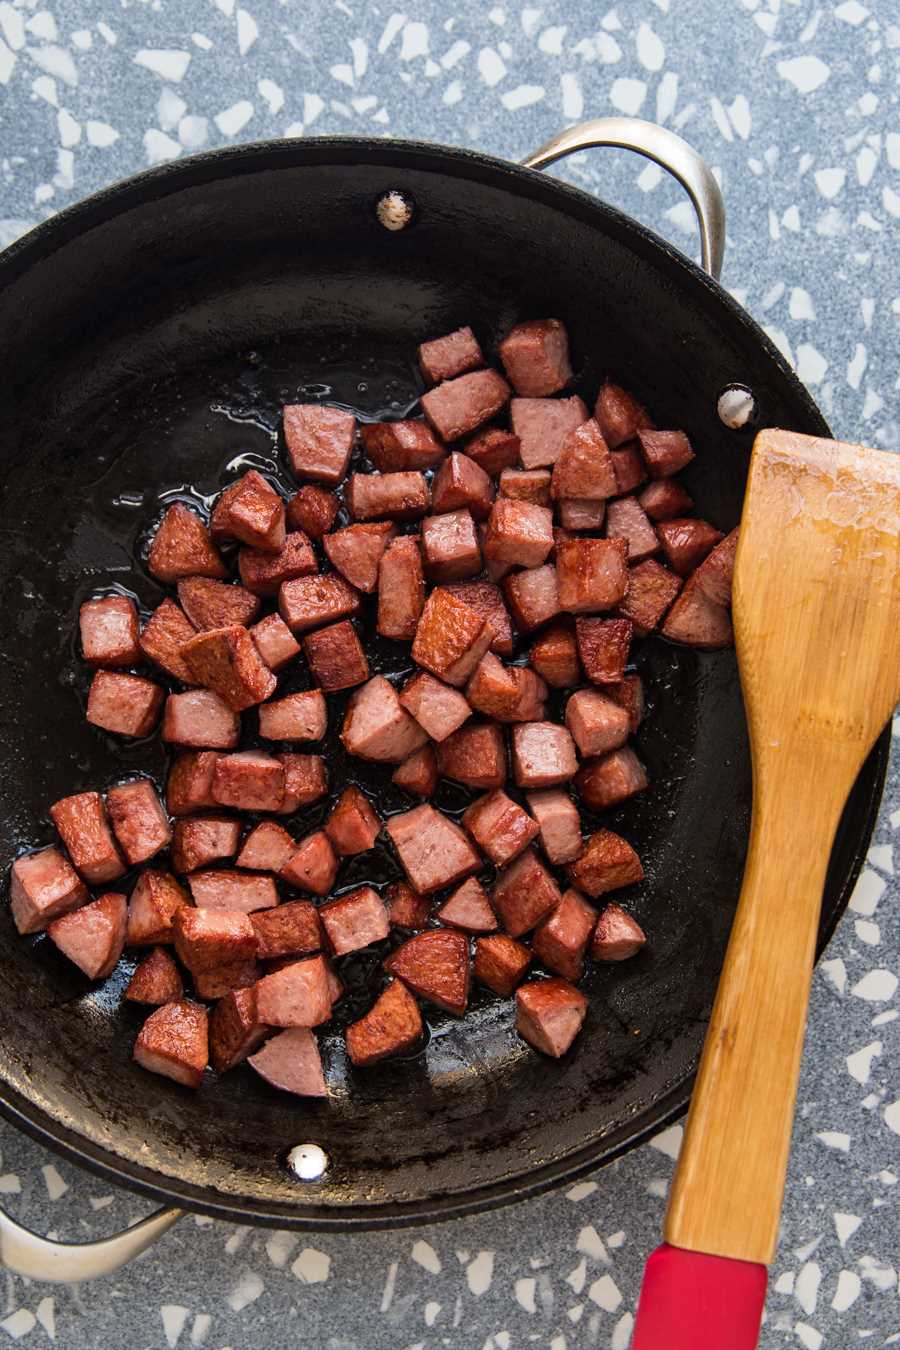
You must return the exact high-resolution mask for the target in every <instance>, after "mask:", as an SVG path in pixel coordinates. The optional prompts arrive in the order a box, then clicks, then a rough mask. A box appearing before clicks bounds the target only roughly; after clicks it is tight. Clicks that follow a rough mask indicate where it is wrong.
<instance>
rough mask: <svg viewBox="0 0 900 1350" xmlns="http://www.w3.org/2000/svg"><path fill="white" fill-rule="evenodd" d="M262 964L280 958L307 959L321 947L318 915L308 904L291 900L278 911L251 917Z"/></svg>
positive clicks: (269, 911) (276, 909)
mask: <svg viewBox="0 0 900 1350" xmlns="http://www.w3.org/2000/svg"><path fill="white" fill-rule="evenodd" d="M250 922H251V923H252V924H253V931H254V933H255V934H256V943H257V955H258V956H259V957H260V959H261V960H263V961H266V960H271V959H273V958H274V957H278V956H305V955H308V954H309V953H311V952H317V951H318V950H319V948H320V947H321V945H322V930H321V925H320V923H319V913H318V910H317V909H316V907H315V905H313V904H310V902H309V900H291V901H289V902H288V903H287V904H286V905H278V906H276V908H275V909H265V910H259V911H257V913H255V914H251V915H250Z"/></svg>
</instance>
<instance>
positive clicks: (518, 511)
mask: <svg viewBox="0 0 900 1350" xmlns="http://www.w3.org/2000/svg"><path fill="white" fill-rule="evenodd" d="M552 548H553V512H552V511H550V510H548V508H547V507H545V506H534V505H533V504H532V503H531V502H518V501H513V500H512V499H511V498H509V497H498V498H497V500H496V501H495V502H494V505H493V506H492V507H491V514H490V516H489V517H488V523H487V529H486V531H485V536H484V551H485V557H487V558H490V559H491V560H492V561H494V562H502V563H509V564H510V565H511V566H515V567H540V565H541V563H542V562H543V561H544V559H545V558H546V557H547V554H548V553H549V552H550V550H551V549H552Z"/></svg>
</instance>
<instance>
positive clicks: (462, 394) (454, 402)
mask: <svg viewBox="0 0 900 1350" xmlns="http://www.w3.org/2000/svg"><path fill="white" fill-rule="evenodd" d="M511 392H512V391H511V390H510V387H509V385H508V384H507V383H506V381H505V380H504V378H503V376H502V375H500V374H498V372H497V371H496V370H476V371H472V372H470V373H469V374H467V375H459V376H457V377H456V379H453V380H445V381H444V382H443V383H442V384H439V385H438V386H437V387H436V388H435V389H432V390H431V391H430V392H429V393H427V394H423V395H422V411H423V412H424V414H425V416H426V417H427V418H428V421H429V422H430V423H431V425H432V426H433V427H434V429H435V431H436V432H437V433H438V435H439V436H440V437H441V439H442V440H445V441H455V440H458V439H459V437H460V436H466V435H468V433H469V432H470V431H475V430H477V428H478V427H480V426H481V425H482V423H483V422H487V421H489V420H490V418H492V417H494V416H496V414H497V413H498V412H500V410H501V408H504V407H505V406H506V404H507V403H508V402H509V397H510V394H511Z"/></svg>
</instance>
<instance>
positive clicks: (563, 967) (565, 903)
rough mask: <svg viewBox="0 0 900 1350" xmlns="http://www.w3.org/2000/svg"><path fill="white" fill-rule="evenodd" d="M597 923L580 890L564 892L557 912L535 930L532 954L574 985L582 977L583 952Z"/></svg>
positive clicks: (591, 907) (595, 915) (594, 913)
mask: <svg viewBox="0 0 900 1350" xmlns="http://www.w3.org/2000/svg"><path fill="white" fill-rule="evenodd" d="M596 922H597V911H596V910H595V909H594V907H593V906H592V905H589V904H588V902H587V901H586V900H585V898H584V896H583V895H582V894H581V893H580V891H576V890H572V889H570V890H568V891H565V892H564V893H563V898H562V899H561V900H560V902H559V904H558V905H557V906H556V909H555V910H554V911H553V913H552V914H550V915H549V917H548V918H546V919H545V920H544V922H543V923H542V924H541V925H540V927H539V928H538V929H537V930H536V931H535V934H534V937H533V938H532V940H531V948H532V951H533V952H534V954H535V956H536V957H537V958H538V960H539V961H542V962H543V963H544V965H545V966H546V967H547V969H548V970H552V971H553V972H554V974H556V975H562V977H563V978H564V979H566V980H571V981H572V983H573V984H577V982H578V981H579V980H580V979H581V977H582V975H583V974H584V957H585V952H586V951H587V947H588V943H589V942H590V940H591V934H592V933H593V931H594V925H595V924H596Z"/></svg>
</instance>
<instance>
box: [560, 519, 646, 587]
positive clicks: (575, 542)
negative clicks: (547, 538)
mask: <svg viewBox="0 0 900 1350" xmlns="http://www.w3.org/2000/svg"><path fill="white" fill-rule="evenodd" d="M610 505H611V506H612V505H614V503H611V504H610ZM556 573H557V577H558V579H559V603H560V606H561V608H562V609H564V610H568V611H569V613H572V614H585V613H588V614H589V613H595V612H596V611H597V610H604V609H612V608H613V607H614V606H615V605H617V604H618V603H619V601H620V600H621V599H622V597H623V596H624V595H625V591H626V589H627V587H628V547H627V544H626V543H625V541H624V540H622V539H582V538H578V539H565V540H562V541H561V542H560V543H559V544H558V545H557V548H556Z"/></svg>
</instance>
